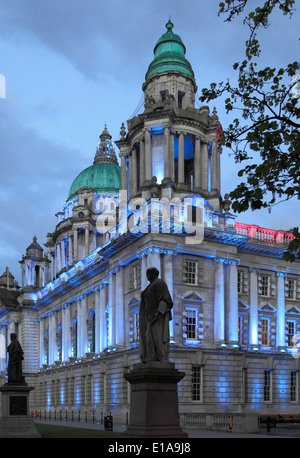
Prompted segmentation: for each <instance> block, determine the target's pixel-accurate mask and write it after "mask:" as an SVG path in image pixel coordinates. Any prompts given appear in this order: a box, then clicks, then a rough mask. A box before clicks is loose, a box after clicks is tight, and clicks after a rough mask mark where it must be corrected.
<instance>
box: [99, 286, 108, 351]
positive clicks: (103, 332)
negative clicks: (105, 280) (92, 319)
mask: <svg viewBox="0 0 300 458" xmlns="http://www.w3.org/2000/svg"><path fill="white" fill-rule="evenodd" d="M106 305H107V299H106V287H105V284H103V285H101V286H100V346H99V351H100V352H101V351H103V350H104V349H105V348H106V347H107V320H106Z"/></svg>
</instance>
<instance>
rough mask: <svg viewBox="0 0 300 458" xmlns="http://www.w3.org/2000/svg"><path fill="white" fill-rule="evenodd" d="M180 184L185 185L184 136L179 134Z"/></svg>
mask: <svg viewBox="0 0 300 458" xmlns="http://www.w3.org/2000/svg"><path fill="white" fill-rule="evenodd" d="M178 184H184V134H183V133H182V132H181V133H180V134H179V141H178Z"/></svg>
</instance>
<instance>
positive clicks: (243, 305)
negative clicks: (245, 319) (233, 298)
mask: <svg viewBox="0 0 300 458" xmlns="http://www.w3.org/2000/svg"><path fill="white" fill-rule="evenodd" d="M238 307H239V309H240V310H248V309H249V305H247V304H245V302H243V301H242V300H241V299H239V301H238Z"/></svg>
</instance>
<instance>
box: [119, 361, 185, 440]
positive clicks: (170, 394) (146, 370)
mask: <svg viewBox="0 0 300 458" xmlns="http://www.w3.org/2000/svg"><path fill="white" fill-rule="evenodd" d="M184 376H185V373H184V372H180V371H178V370H177V369H175V364H174V363H170V362H159V361H150V362H148V363H145V364H144V363H140V364H135V365H134V366H133V369H132V371H130V372H129V373H127V374H125V375H124V378H125V380H127V381H128V382H129V383H130V385H131V401H130V420H129V426H128V428H127V430H126V431H125V433H124V436H126V437H133V438H134V437H136V438H138V437H140V438H187V437H188V435H187V433H185V432H184V431H183V430H182V429H181V427H180V426H179V412H178V394H177V383H178V382H179V381H180V380H181V379H183V377H184Z"/></svg>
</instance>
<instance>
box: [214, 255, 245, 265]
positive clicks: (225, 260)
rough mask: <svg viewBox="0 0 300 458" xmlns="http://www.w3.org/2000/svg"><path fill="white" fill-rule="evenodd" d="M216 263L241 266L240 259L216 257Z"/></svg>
mask: <svg viewBox="0 0 300 458" xmlns="http://www.w3.org/2000/svg"><path fill="white" fill-rule="evenodd" d="M213 259H214V261H215V262H216V263H218V262H223V264H236V265H237V266H239V265H240V259H237V258H229V257H228V256H227V257H225V256H216V257H215V258H213Z"/></svg>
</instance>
